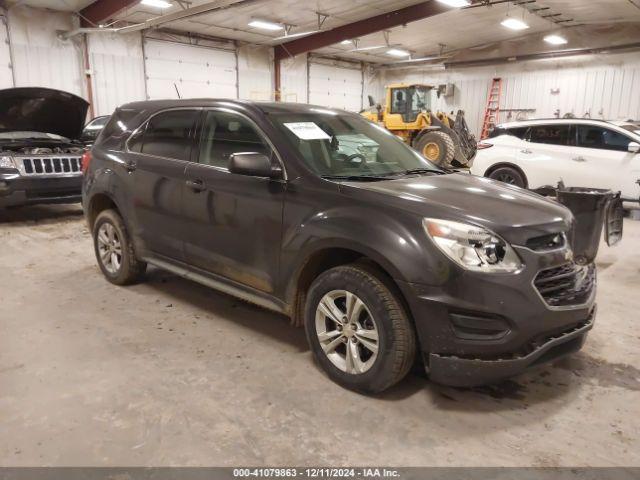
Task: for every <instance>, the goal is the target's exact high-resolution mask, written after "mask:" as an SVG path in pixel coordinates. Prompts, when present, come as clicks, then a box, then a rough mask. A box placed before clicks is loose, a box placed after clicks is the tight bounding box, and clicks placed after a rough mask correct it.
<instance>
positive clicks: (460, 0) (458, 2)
mask: <svg viewBox="0 0 640 480" xmlns="http://www.w3.org/2000/svg"><path fill="white" fill-rule="evenodd" d="M438 1H439V2H440V3H444V4H445V5H447V6H449V7H453V8H462V7H468V6H469V5H471V1H470V0H438Z"/></svg>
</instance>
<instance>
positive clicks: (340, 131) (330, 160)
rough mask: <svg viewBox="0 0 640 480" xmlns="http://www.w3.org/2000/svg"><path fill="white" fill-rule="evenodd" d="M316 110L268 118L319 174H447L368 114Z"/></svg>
mask: <svg viewBox="0 0 640 480" xmlns="http://www.w3.org/2000/svg"><path fill="white" fill-rule="evenodd" d="M312 110H313V109H312ZM316 112H317V113H316ZM316 112H313V113H279V114H273V115H270V117H271V119H272V120H273V122H274V124H275V125H276V127H277V128H278V129H279V130H280V131H281V132H282V133H283V134H284V136H285V137H286V138H287V139H288V140H289V142H290V143H291V144H292V145H293V146H294V148H295V149H296V150H297V151H298V152H299V153H300V156H301V157H302V158H303V159H304V161H305V163H306V164H307V165H308V166H309V168H310V169H311V170H313V171H314V172H315V173H317V174H318V175H320V176H323V177H336V178H340V177H344V178H347V177H348V178H355V177H361V178H365V177H371V178H376V177H392V176H395V175H402V174H410V173H425V172H434V173H443V171H442V170H440V169H439V168H438V167H437V166H435V165H434V164H432V163H430V162H429V161H428V160H426V159H425V158H424V157H422V156H421V155H420V154H419V153H418V152H416V151H415V150H412V149H411V148H409V147H408V146H407V145H405V144H404V143H403V142H402V141H401V140H399V139H398V138H396V136H395V135H393V134H392V133H390V132H388V131H387V130H385V129H384V128H382V127H379V126H378V125H376V124H374V123H371V122H369V121H367V120H365V119H364V118H360V117H358V116H356V115H349V114H346V113H345V114H339V113H336V112H333V111H331V110H326V111H325V110H321V109H316Z"/></svg>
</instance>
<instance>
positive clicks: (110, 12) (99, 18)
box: [80, 0, 140, 27]
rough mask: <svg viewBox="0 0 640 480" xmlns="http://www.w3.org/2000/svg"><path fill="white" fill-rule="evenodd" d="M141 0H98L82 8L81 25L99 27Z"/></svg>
mask: <svg viewBox="0 0 640 480" xmlns="http://www.w3.org/2000/svg"><path fill="white" fill-rule="evenodd" d="M139 1H140V0H96V1H95V2H93V3H92V4H91V5H88V6H86V7H85V8H83V9H82V10H80V25H81V26H82V27H97V26H98V25H100V24H101V23H103V22H104V21H105V20H108V19H109V18H113V17H114V16H116V15H117V14H118V13H120V12H121V11H122V10H124V9H125V8H128V7H130V6H131V5H133V4H135V3H138V2H139Z"/></svg>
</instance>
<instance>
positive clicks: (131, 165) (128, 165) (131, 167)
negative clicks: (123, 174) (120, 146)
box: [124, 160, 138, 173]
mask: <svg viewBox="0 0 640 480" xmlns="http://www.w3.org/2000/svg"><path fill="white" fill-rule="evenodd" d="M136 168H138V164H137V163H136V162H135V161H134V160H129V161H128V162H124V169H125V170H126V171H127V172H129V173H131V172H135V170H136Z"/></svg>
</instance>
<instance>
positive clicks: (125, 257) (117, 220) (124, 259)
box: [93, 210, 147, 285]
mask: <svg viewBox="0 0 640 480" xmlns="http://www.w3.org/2000/svg"><path fill="white" fill-rule="evenodd" d="M93 245H94V250H95V254H96V259H97V260H98V266H99V267H100V270H101V271H102V273H103V274H104V276H105V277H106V279H107V280H109V281H110V282H111V283H113V284H115V285H129V284H132V283H135V282H137V281H139V280H140V278H141V277H142V276H143V275H144V272H145V270H146V269H147V264H146V263H144V262H141V261H139V260H138V259H137V258H136V255H135V250H134V248H133V242H132V241H131V238H130V237H129V234H128V233H127V229H126V227H125V225H124V221H123V220H122V217H121V216H120V215H119V214H118V212H116V211H115V210H104V211H102V212H100V214H99V215H98V217H97V218H96V221H95V223H94V225H93Z"/></svg>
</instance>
